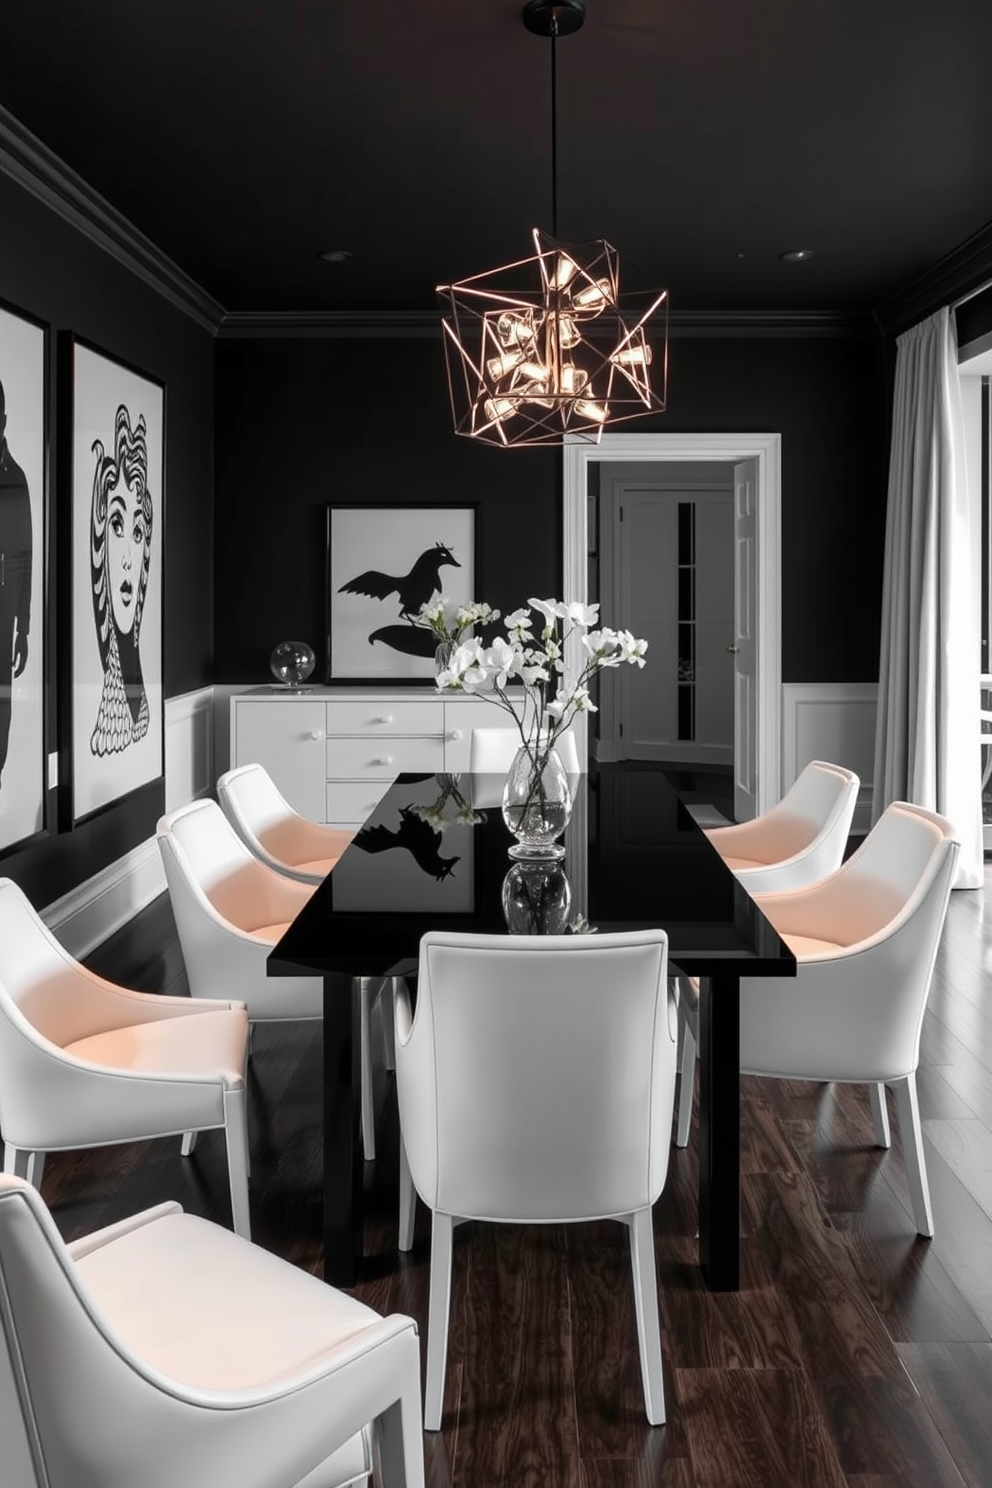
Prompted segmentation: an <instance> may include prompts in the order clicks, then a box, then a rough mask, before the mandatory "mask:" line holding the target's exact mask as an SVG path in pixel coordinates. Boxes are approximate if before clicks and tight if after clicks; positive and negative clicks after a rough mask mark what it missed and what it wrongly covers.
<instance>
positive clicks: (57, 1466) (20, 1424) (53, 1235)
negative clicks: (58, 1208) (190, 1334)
mask: <svg viewBox="0 0 992 1488" xmlns="http://www.w3.org/2000/svg"><path fill="white" fill-rule="evenodd" d="M12 1360H15V1361H16V1363H14V1364H13V1365H12V1362H11V1361H12ZM168 1399H169V1397H168V1396H167V1395H166V1394H165V1393H164V1392H163V1391H161V1390H160V1389H159V1388H158V1387H157V1386H156V1385H155V1384H153V1383H152V1382H150V1381H149V1380H148V1379H146V1378H143V1377H142V1376H141V1375H140V1374H139V1373H138V1371H137V1369H136V1367H135V1364H134V1362H133V1360H132V1358H131V1356H130V1355H129V1351H128V1350H127V1349H126V1347H125V1346H124V1345H123V1343H122V1342H121V1341H120V1340H119V1339H117V1338H111V1337H110V1335H109V1333H108V1331H107V1330H105V1328H104V1326H103V1324H102V1322H101V1320H100V1319H99V1318H98V1317H97V1316H96V1315H95V1313H94V1312H93V1310H92V1307H91V1304H90V1302H89V1299H88V1297H87V1296H86V1293H85V1290H84V1289H83V1288H82V1287H81V1285H80V1282H79V1278H78V1277H77V1275H76V1274H75V1270H74V1267H73V1264H72V1261H71V1259H70V1257H69V1254H68V1252H67V1249H66V1246H65V1245H64V1243H63V1241H62V1239H61V1237H60V1236H59V1233H58V1231H57V1230H56V1228H55V1224H54V1223H53V1221H52V1218H51V1216H50V1215H49V1214H48V1212H47V1210H46V1209H45V1206H44V1204H43V1203H42V1201H41V1199H40V1197H39V1196H38V1194H37V1193H35V1191H34V1190H33V1189H32V1188H30V1187H29V1186H28V1184H26V1183H24V1182H23V1181H22V1180H21V1179H18V1178H11V1177H5V1176H0V1431H2V1440H3V1448H2V1451H3V1471H2V1479H3V1482H4V1483H8V1482H9V1483H11V1484H16V1485H17V1488H21V1485H22V1484H23V1485H25V1488H28V1485H30V1488H35V1485H37V1488H97V1483H98V1481H99V1482H100V1483H103V1482H104V1481H106V1480H105V1479H104V1478H103V1477H102V1476H101V1477H100V1478H99V1480H98V1479H97V1478H96V1477H94V1476H93V1471H92V1470H90V1471H87V1467H86V1463H87V1459H88V1456H89V1455H90V1454H88V1453H87V1441H88V1438H89V1437H90V1436H91V1434H92V1432H93V1431H94V1429H98V1426H97V1424H96V1423H99V1422H101V1421H109V1420H112V1419H113V1420H128V1421H129V1427H128V1430H129V1433H130V1435H131V1437H132V1438H133V1439H140V1435H141V1433H142V1429H143V1425H149V1424H150V1423H151V1421H152V1420H153V1419H154V1420H155V1422H156V1424H157V1426H158V1428H159V1433H160V1432H161V1426H162V1421H161V1416H162V1413H163V1412H164V1411H166V1410H167V1409H168ZM32 1446H33V1450H32ZM35 1455H36V1456H37V1457H38V1458H40V1459H42V1460H43V1462H44V1466H43V1467H41V1466H37V1467H36V1466H34V1465H31V1464H32V1458H33V1457H34V1456H35ZM18 1468H20V1471H19V1470H18ZM9 1473H10V1474H11V1476H8V1474H9ZM114 1481H115V1483H119V1482H120V1478H119V1477H118V1476H117V1475H114Z"/></svg>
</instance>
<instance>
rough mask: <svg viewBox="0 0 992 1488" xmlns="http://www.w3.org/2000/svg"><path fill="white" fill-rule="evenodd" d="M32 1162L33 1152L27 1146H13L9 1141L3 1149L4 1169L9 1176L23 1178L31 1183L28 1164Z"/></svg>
mask: <svg viewBox="0 0 992 1488" xmlns="http://www.w3.org/2000/svg"><path fill="white" fill-rule="evenodd" d="M30 1162H31V1153H30V1152H29V1151H28V1150H27V1148H26V1147H12V1146H11V1145H10V1143H9V1142H8V1143H7V1144H6V1146H5V1147H4V1149H3V1170H4V1172H5V1173H6V1174H7V1176H8V1178H23V1179H24V1181H25V1183H30V1182H31V1180H30V1178H29V1177H28V1165H29V1164H30Z"/></svg>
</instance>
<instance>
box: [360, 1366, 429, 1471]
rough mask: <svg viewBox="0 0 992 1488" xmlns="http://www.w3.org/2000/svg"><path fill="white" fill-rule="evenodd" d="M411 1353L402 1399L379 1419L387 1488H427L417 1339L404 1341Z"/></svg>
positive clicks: (378, 1448) (376, 1436)
mask: <svg viewBox="0 0 992 1488" xmlns="http://www.w3.org/2000/svg"><path fill="white" fill-rule="evenodd" d="M402 1341H403V1345H404V1348H405V1349H408V1350H409V1352H410V1359H409V1365H410V1367H409V1369H407V1370H406V1371H405V1375H404V1380H403V1386H402V1390H401V1393H400V1397H399V1399H398V1400H396V1401H394V1402H393V1404H392V1405H390V1406H389V1407H388V1408H387V1409H386V1410H384V1411H383V1412H382V1414H381V1415H379V1416H377V1417H376V1420H375V1423H374V1431H373V1441H374V1446H375V1452H376V1455H377V1456H378V1459H379V1462H378V1469H379V1470H378V1474H377V1475H376V1478H375V1481H376V1482H377V1483H382V1484H383V1488H424V1436H423V1432H422V1431H421V1429H420V1352H419V1348H418V1345H417V1340H416V1339H406V1338H405V1339H403V1340H402Z"/></svg>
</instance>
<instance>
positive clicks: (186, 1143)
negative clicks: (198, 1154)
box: [182, 1131, 200, 1157]
mask: <svg viewBox="0 0 992 1488" xmlns="http://www.w3.org/2000/svg"><path fill="white" fill-rule="evenodd" d="M199 1135H200V1134H199V1132H195V1131H188V1132H183V1145H182V1154H183V1157H189V1155H190V1154H191V1152H192V1151H193V1148H194V1147H195V1146H196V1139H197V1137H198V1136H199Z"/></svg>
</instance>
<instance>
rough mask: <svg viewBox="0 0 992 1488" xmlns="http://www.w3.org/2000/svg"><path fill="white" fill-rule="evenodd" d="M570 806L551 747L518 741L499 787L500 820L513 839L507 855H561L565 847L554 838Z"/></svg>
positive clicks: (561, 767)
mask: <svg viewBox="0 0 992 1488" xmlns="http://www.w3.org/2000/svg"><path fill="white" fill-rule="evenodd" d="M571 810H572V795H571V792H570V790H569V788H568V776H567V775H566V774H565V767H564V765H563V764H562V762H561V760H560V759H559V758H558V755H557V754H556V752H555V750H554V749H550V748H548V746H547V745H542V744H522V745H521V746H520V748H519V749H518V750H517V752H516V754H515V755H514V756H513V762H512V764H511V765H510V769H509V773H508V774H507V777H506V784H505V786H504V787H503V820H504V821H505V822H506V825H507V826H508V827H509V829H510V831H511V832H512V833H513V835H514V837H516V839H517V840H516V842H515V843H514V845H513V847H511V848H510V850H509V852H510V857H511V858H536V859H542V858H543V859H549V858H551V859H553V858H563V857H564V856H565V848H564V846H563V845H562V844H561V843H560V842H558V841H557V839H558V838H559V837H560V836H561V835H562V833H563V832H564V830H565V828H566V827H567V826H568V818H569V815H570V813H571Z"/></svg>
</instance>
